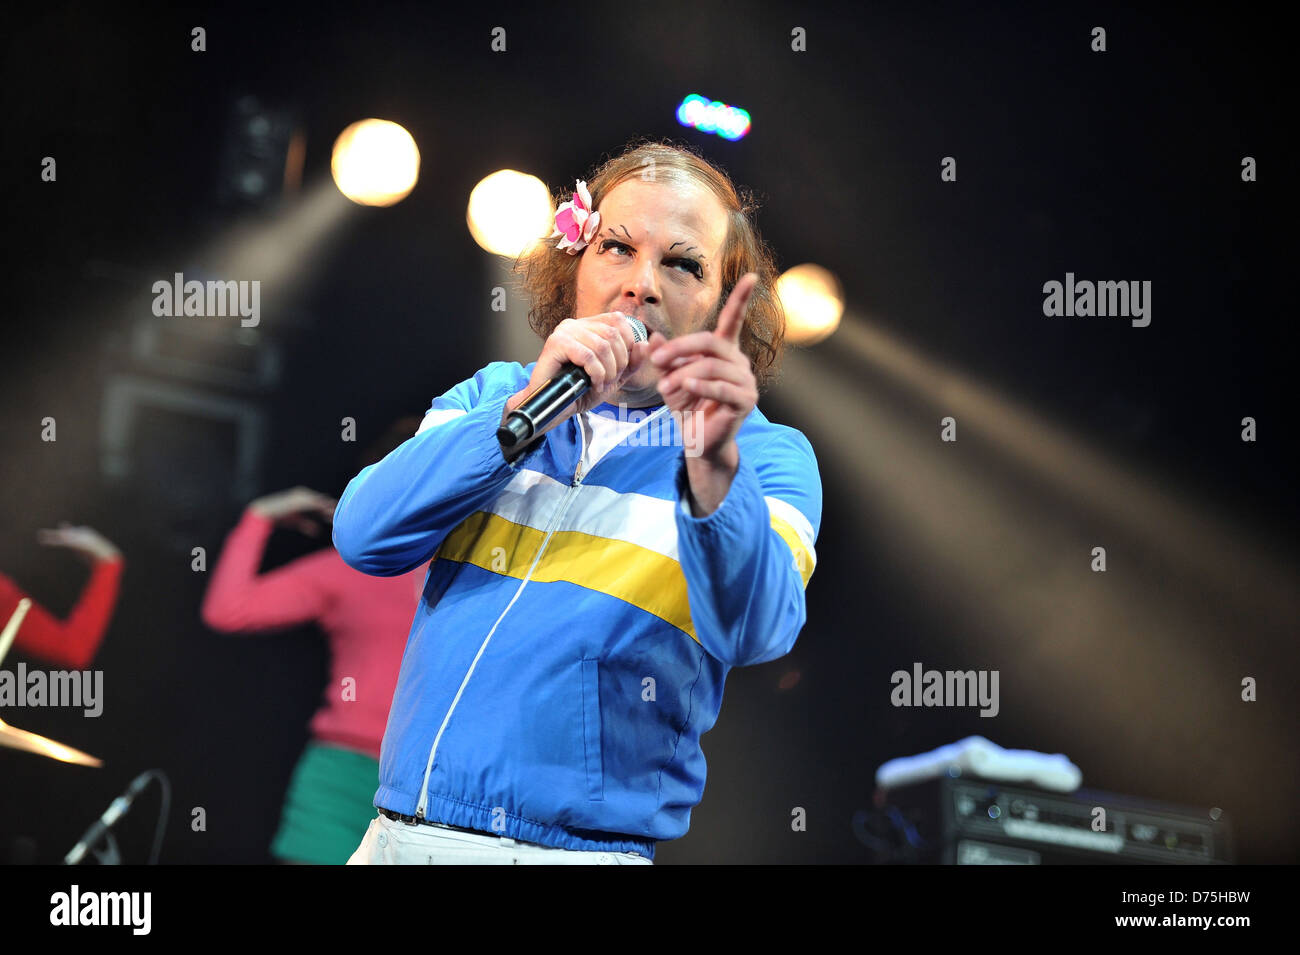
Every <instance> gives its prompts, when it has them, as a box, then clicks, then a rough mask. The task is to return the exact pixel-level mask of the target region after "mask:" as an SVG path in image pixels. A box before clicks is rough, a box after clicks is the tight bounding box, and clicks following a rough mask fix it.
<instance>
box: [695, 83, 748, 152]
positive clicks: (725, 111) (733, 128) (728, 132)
mask: <svg viewBox="0 0 1300 955" xmlns="http://www.w3.org/2000/svg"><path fill="white" fill-rule="evenodd" d="M677 122H679V123H681V124H682V125H683V126H690V127H693V128H694V129H698V130H699V131H700V132H702V133H713V134H715V135H717V136H721V137H722V138H723V139H730V140H732V141H733V142H734V141H735V140H737V139H740V138H741V137H743V136H744V135H745V134H746V133H748V132H749V127H750V125H751V123H750V120H749V113H747V112H746V111H745V110H743V109H740V108H738V107H736V106H728V105H727V104H726V103H719V102H718V101H717V100H710V99H707V98H706V97H703V96H701V95H700V94H699V93H692V94H691V95H690V96H688V97H686V98H685V99H684V100H682V102H681V105H680V106H678V107H677Z"/></svg>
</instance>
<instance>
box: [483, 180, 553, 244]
mask: <svg viewBox="0 0 1300 955" xmlns="http://www.w3.org/2000/svg"><path fill="white" fill-rule="evenodd" d="M554 216H555V209H554V207H553V206H552V205H551V193H550V191H549V190H548V189H547V188H546V184H545V183H543V182H542V181H541V180H540V179H538V178H537V177H536V176H530V175H528V174H527V173H523V172H516V171H515V170H513V169H502V170H499V171H498V172H494V173H492V175H490V176H487V177H486V178H484V179H482V180H480V181H479V184H478V185H477V186H475V187H474V189H473V191H472V192H470V194H469V206H468V208H467V209H466V210H465V222H466V223H467V224H468V225H469V231H470V235H472V236H473V237H474V241H475V242H477V243H478V244H479V245H480V246H482V247H483V248H484V249H486V250H487V251H489V252H492V253H495V254H496V255H505V256H510V257H511V258H513V257H515V256H517V255H519V254H520V253H522V252H524V251H525V250H527V249H528V248H530V247H531V246H532V245H533V243H535V242H537V241H538V239H540V238H541V237H542V236H544V235H547V234H548V233H550V232H551V231H552V229H553V228H554Z"/></svg>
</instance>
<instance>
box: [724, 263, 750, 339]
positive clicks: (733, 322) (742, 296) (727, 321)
mask: <svg viewBox="0 0 1300 955" xmlns="http://www.w3.org/2000/svg"><path fill="white" fill-rule="evenodd" d="M756 285H758V275H757V274H756V273H754V272H746V273H745V274H744V275H742V276H741V277H740V281H739V282H737V283H736V287H735V288H733V289H732V290H731V294H730V295H728V296H727V304H726V305H724V306H722V312H721V314H720V315H718V327H717V329H716V330H715V332H714V333H715V334H716V335H719V336H720V337H722V338H726V339H730V340H731V341H732V342H734V343H736V344H739V343H740V329H741V327H742V326H743V325H744V324H745V306H746V305H747V304H749V297H750V295H752V294H753V292H754V287H755V286H756Z"/></svg>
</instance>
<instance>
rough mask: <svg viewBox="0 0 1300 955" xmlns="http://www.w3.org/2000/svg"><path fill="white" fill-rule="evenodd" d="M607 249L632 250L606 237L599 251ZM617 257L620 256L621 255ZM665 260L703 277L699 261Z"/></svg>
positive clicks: (700, 277)
mask: <svg viewBox="0 0 1300 955" xmlns="http://www.w3.org/2000/svg"><path fill="white" fill-rule="evenodd" d="M609 249H622V250H623V251H624V252H631V251H632V250H631V248H629V247H628V246H627V245H626V244H625V243H623V242H619V241H618V240H617V239H606V240H605V241H604V242H602V243H601V244H600V251H601V252H606V251H608V250H609ZM619 257H620V258H622V256H621V255H620V256H619ZM667 261H669V262H670V263H672V264H673V265H684V266H686V271H688V272H690V273H691V274H692V275H694V276H695V277H696V278H697V279H702V278H704V268H703V266H701V265H700V263H699V262H696V261H695V260H694V259H668V260H667Z"/></svg>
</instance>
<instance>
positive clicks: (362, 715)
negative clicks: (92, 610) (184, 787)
mask: <svg viewBox="0 0 1300 955" xmlns="http://www.w3.org/2000/svg"><path fill="white" fill-rule="evenodd" d="M419 420H420V419H419V418H413V419H403V420H402V421H401V422H399V423H398V424H396V425H394V427H393V428H392V429H390V432H389V435H390V437H389V439H388V440H386V441H384V442H381V443H379V444H377V445H376V451H377V452H378V453H377V454H376V451H372V453H371V454H370V455H369V456H368V458H369V460H367V462H366V463H367V464H370V463H373V462H374V461H377V460H379V459H381V458H383V457H384V456H385V454H386V453H387V452H388V451H389V450H391V449H392V448H393V447H396V446H397V444H400V443H401V441H404V440H405V439H406V438H409V437H410V436H411V435H413V434H414V433H415V429H416V427H417V426H418V425H419ZM335 504H336V502H335V500H334V499H332V498H330V497H328V496H327V495H325V494H322V493H320V492H318V491H313V490H311V489H310V488H305V487H296V488H293V489H291V490H287V491H280V492H278V493H276V494H270V495H267V496H265V497H261V498H258V499H257V500H255V501H253V502H252V503H251V504H249V505H248V508H247V509H246V510H245V511H244V515H243V517H242V518H241V520H240V522H239V524H238V525H236V526H235V528H234V530H232V531H231V532H230V534H229V535H228V536H227V538H226V542H225V546H224V547H223V548H222V551H221V557H220V560H219V561H218V563H217V566H216V567H215V568H214V569H213V572H212V580H211V582H210V583H209V584H208V590H207V593H206V594H205V595H204V600H203V608H202V616H203V622H204V623H206V624H207V625H208V626H209V627H211V628H212V629H214V630H219V631H222V632H225V633H249V634H251V633H267V632H272V631H276V630H283V629H286V628H289V627H294V626H299V625H301V624H304V623H315V624H317V625H319V626H320V628H321V629H322V630H323V631H324V632H325V634H326V636H327V638H328V640H329V645H330V678H329V682H328V683H327V684H326V687H325V692H324V698H323V700H322V703H321V707H320V709H319V710H317V712H316V715H315V716H313V717H312V721H311V733H312V739H311V741H310V742H309V743H308V744H307V748H306V750H305V751H304V752H303V755H302V757H301V758H300V759H299V761H298V765H297V767H296V768H295V769H294V773H293V780H292V781H291V783H290V785H289V791H288V793H287V794H286V797H285V804H284V810H283V813H282V816H281V821H280V828H279V831H278V832H277V833H276V836H275V840H274V842H273V843H272V845H271V854H272V855H273V856H275V857H276V858H278V859H280V860H282V861H285V862H299V863H318V864H342V863H344V862H346V861H347V859H348V856H349V855H350V854H351V853H352V850H353V849H355V848H356V843H357V841H358V840H359V839H360V837H361V834H362V833H364V832H365V830H366V826H367V825H368V824H369V822H370V819H371V818H372V817H373V816H374V814H375V810H374V796H375V790H376V788H377V787H378V785H379V783H378V778H379V744H380V741H381V740H382V739H383V736H384V728H385V726H386V724H387V721H388V708H389V705H390V704H391V702H392V699H393V690H394V687H395V686H396V684H397V672H398V668H399V666H400V664H401V660H402V651H403V650H404V648H405V646H406V637H407V634H408V633H409V632H410V629H411V620H412V618H413V617H414V615H415V608H416V603H417V600H418V598H419V594H420V590H421V588H422V587H423V585H424V579H425V575H426V573H427V571H428V566H427V565H425V566H422V567H419V568H417V569H415V570H412V571H410V572H409V573H406V574H403V575H401V576H400V577H371V576H368V575H366V574H362V573H360V572H358V571H355V570H353V569H352V568H351V567H349V566H348V565H347V564H345V563H343V561H342V559H341V558H340V557H339V555H338V552H337V551H335V550H334V548H333V547H328V548H325V549H323V550H320V551H316V552H315V553H312V554H308V555H306V556H305V557H300V558H299V559H297V560H295V561H292V562H291V563H289V564H286V565H285V566H283V567H278V568H276V569H275V570H272V571H270V572H268V573H265V574H260V575H259V574H258V572H257V570H258V567H259V566H260V564H261V561H262V556H263V554H264V552H265V549H266V543H267V540H268V539H269V538H270V536H271V532H272V530H274V529H275V527H276V526H283V527H288V528H293V529H296V530H299V531H302V532H303V533H306V534H309V535H311V536H318V535H319V525H317V524H315V523H313V522H312V521H311V517H312V516H313V515H315V516H317V517H320V518H323V519H324V520H325V521H329V520H330V519H331V518H332V517H333V514H334V507H335Z"/></svg>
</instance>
